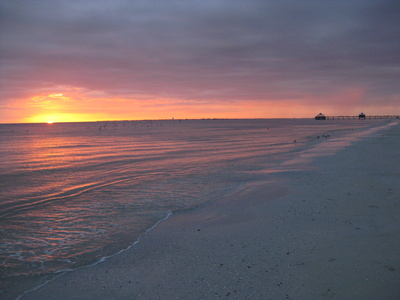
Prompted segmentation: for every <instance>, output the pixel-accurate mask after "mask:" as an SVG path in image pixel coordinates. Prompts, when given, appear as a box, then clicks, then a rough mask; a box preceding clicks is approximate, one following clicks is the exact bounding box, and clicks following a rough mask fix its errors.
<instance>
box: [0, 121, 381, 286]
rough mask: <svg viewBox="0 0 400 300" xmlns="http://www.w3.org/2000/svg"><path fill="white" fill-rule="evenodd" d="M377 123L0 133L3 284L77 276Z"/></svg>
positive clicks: (149, 125)
mask: <svg viewBox="0 0 400 300" xmlns="http://www.w3.org/2000/svg"><path fill="white" fill-rule="evenodd" d="M381 123H382V120H362V121H360V120H326V121H315V120H311V119H280V120H278V119H276V120H268V119H265V120H168V121H166V120H164V121H119V122H93V123H59V124H57V123H55V124H2V125H0V143H1V147H0V157H1V164H0V193H1V194H0V237H1V239H0V268H1V269H0V270H1V273H0V277H1V278H2V279H5V278H11V277H16V276H21V275H24V276H26V275H28V276H29V275H43V274H49V273H55V272H62V271H63V270H70V269H75V268H79V267H82V266H85V265H90V264H93V263H96V262H98V261H101V260H102V259H104V258H105V257H110V256H113V255H115V254H117V253H119V252H120V251H121V250H123V249H126V248H128V247H129V246H131V245H132V244H134V243H135V242H136V241H137V240H138V238H139V237H140V236H141V235H142V234H144V233H145V232H146V231H148V230H149V228H152V227H153V226H154V225H155V224H157V223H158V222H159V221H160V220H164V219H165V218H167V217H168V216H169V215H170V214H172V213H173V212H176V211H181V210H186V209H193V208H196V207H198V206H201V205H203V204H205V203H208V202H210V201H215V200H217V199H219V198H221V197H223V196H224V195H226V194H227V193H229V192H230V191H232V190H234V189H237V188H238V187H240V186H241V185H242V184H243V183H245V182H248V181H251V180H255V179H257V176H261V175H259V174H261V173H262V172H257V171H260V170H268V169H273V168H276V166H278V165H279V164H282V163H283V162H285V161H288V160H290V159H293V158H295V157H296V156H297V155H299V153H301V152H302V151H304V150H306V149H309V148H311V147H313V145H315V144H316V143H319V142H321V141H322V140H324V139H329V138H331V137H335V136H340V135H345V134H347V133H350V132H354V130H356V131H357V130H365V129H366V128H370V127H371V126H372V127H373V126H378V125H379V124H381Z"/></svg>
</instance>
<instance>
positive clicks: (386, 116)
mask: <svg viewBox="0 0 400 300" xmlns="http://www.w3.org/2000/svg"><path fill="white" fill-rule="evenodd" d="M325 117H326V120H346V119H347V120H353V119H359V118H360V116H359V115H357V116H325ZM399 118H400V116H399V115H384V116H368V115H367V116H365V117H363V119H399Z"/></svg>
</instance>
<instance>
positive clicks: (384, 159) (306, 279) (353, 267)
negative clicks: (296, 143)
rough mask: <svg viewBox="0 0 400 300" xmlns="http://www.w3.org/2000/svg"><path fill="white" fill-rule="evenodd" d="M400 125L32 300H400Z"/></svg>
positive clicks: (286, 168) (278, 177) (193, 215)
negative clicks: (218, 299) (222, 299)
mask: <svg viewBox="0 0 400 300" xmlns="http://www.w3.org/2000/svg"><path fill="white" fill-rule="evenodd" d="M399 127H400V126H399V125H395V126H392V127H389V128H388V129H386V130H383V131H379V132H376V133H371V134H370V135H368V136H365V137H363V138H361V140H360V141H357V142H354V143H352V144H348V145H342V147H343V148H341V149H340V148H339V149H338V150H337V152H336V153H331V154H330V155H327V156H315V155H314V154H315V153H314V154H308V155H307V154H305V155H304V156H303V158H302V159H299V160H297V161H292V162H289V163H287V164H284V165H282V166H281V168H280V169H279V170H276V171H269V172H266V173H265V180H264V181H260V182H252V183H249V184H246V185H245V186H243V188H242V189H240V190H238V191H236V192H234V193H232V194H230V195H228V196H226V197H225V198H223V199H220V200H218V201H216V202H213V203H211V204H209V205H206V206H204V207H201V208H198V209H195V210H192V211H186V212H181V213H176V214H174V215H172V216H171V217H170V218H169V219H168V220H167V221H165V222H163V223H161V224H159V225H158V226H157V227H156V228H155V229H154V230H152V231H151V232H150V233H148V234H147V235H145V236H144V237H142V239H141V241H140V242H139V243H138V244H137V245H136V246H134V247H132V248H131V249H130V250H128V251H126V252H124V253H122V254H120V255H118V256H116V257H114V258H112V259H109V260H107V261H106V262H104V263H100V264H98V265H96V266H93V267H89V268H83V269H80V270H76V271H74V272H71V273H68V274H66V275H63V276H61V277H59V278H58V279H56V280H54V281H53V282H51V283H49V284H47V285H45V286H44V287H42V288H40V289H38V290H36V291H33V292H30V293H28V294H26V295H24V296H23V297H22V298H21V299H24V300H25V299H217V298H224V299H363V300H365V299H387V300H389V299H393V300H394V299H400V285H399V283H400V255H399V252H400V185H399V181H400V180H399V179H400V128H399ZM325 145H329V144H328V142H325Z"/></svg>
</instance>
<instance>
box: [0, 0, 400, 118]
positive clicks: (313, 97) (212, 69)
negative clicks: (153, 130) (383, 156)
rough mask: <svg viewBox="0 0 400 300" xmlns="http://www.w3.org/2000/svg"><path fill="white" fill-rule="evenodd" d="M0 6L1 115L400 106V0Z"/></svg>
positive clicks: (374, 111) (303, 113) (268, 113)
mask: <svg viewBox="0 0 400 300" xmlns="http://www.w3.org/2000/svg"><path fill="white" fill-rule="evenodd" d="M0 9H1V11H2V12H3V14H2V18H1V23H0V38H1V41H2V42H1V43H0V52H1V53H2V55H1V58H0V63H1V66H0V72H1V73H0V75H1V90H0V118H1V119H0V122H1V123H14V122H47V121H54V122H62V121H97V120H127V119H129V120H132V119H170V118H173V117H174V118H280V117H313V116H315V115H316V114H318V113H319V112H323V113H325V114H326V115H355V114H358V113H360V112H361V111H363V112H365V113H366V114H367V115H379V114H400V104H399V103H400V97H399V95H400V84H399V78H400V76H399V75H400V74H399V73H400V71H399V70H400V68H399V64H400V54H399V51H398V49H399V40H400V36H399V35H400V33H399V31H398V30H397V25H398V17H399V9H398V5H397V2H396V1H387V0H384V1H375V2H370V1H359V0H357V1H355V0H353V1H351V0H350V1H330V2H323V1H307V2H303V1H302V2H300V1H278V0H273V1H259V0H248V1H239V0H229V1H228V0H215V1H187V2H183V1H161V0H158V1H154V0H149V1H127V0H116V1H112V2H110V1H61V0H55V1H51V2H47V1H43V2H35V3H33V2H32V1H23V0H22V1H6V0H0Z"/></svg>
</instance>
